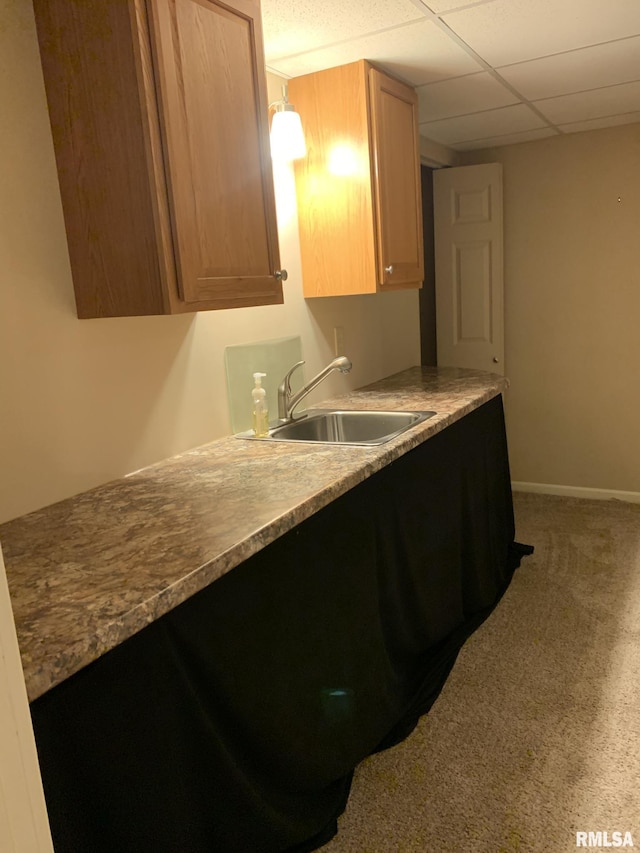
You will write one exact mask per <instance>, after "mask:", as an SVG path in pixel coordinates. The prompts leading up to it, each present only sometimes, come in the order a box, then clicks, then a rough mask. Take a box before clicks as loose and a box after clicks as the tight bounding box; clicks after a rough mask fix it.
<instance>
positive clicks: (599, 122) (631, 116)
mask: <svg viewBox="0 0 640 853" xmlns="http://www.w3.org/2000/svg"><path fill="white" fill-rule="evenodd" d="M636 122H640V112H636V113H625V114H624V115H620V116H608V117H607V118H594V119H591V121H578V122H575V123H573V124H559V125H558V128H559V129H560V130H561V131H563V132H564V133H581V132H582V131H583V130H599V129H601V128H604V127H614V126H619V125H621V124H635V123H636Z"/></svg>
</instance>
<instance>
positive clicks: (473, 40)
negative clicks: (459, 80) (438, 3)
mask: <svg viewBox="0 0 640 853" xmlns="http://www.w3.org/2000/svg"><path fill="white" fill-rule="evenodd" d="M442 17H443V20H444V21H445V22H446V23H447V25H448V26H449V27H451V29H452V30H453V31H454V32H455V33H457V35H458V36H459V37H460V38H462V39H463V40H464V41H465V42H466V44H467V45H469V46H470V47H471V48H472V49H473V50H474V51H476V53H478V54H479V56H481V57H482V58H483V59H484V60H485V61H486V62H488V63H489V64H490V65H492V66H493V67H496V66H500V65H510V64H512V63H514V62H523V61H525V60H529V59H535V58H537V57H541V56H549V55H551V54H554V53H561V52H563V51H567V50H575V49H576V48H580V47H587V46H589V45H594V44H601V43H603V42H606V41H612V40H613V39H619V38H625V37H628V36H633V35H640V2H638V0H607V2H606V3H603V2H602V0H579V1H578V2H566V0H494V2H493V3H485V4H482V5H479V6H470V7H469V8H466V9H460V10H457V11H454V12H450V13H449V14H446V15H443V16H442Z"/></svg>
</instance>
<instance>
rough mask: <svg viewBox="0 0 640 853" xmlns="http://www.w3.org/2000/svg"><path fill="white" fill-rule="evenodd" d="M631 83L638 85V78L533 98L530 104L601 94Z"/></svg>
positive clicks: (639, 79)
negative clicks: (590, 93) (591, 93)
mask: <svg viewBox="0 0 640 853" xmlns="http://www.w3.org/2000/svg"><path fill="white" fill-rule="evenodd" d="M632 83H640V78H637V79H636V80H625V82H624V83H610V84H609V85H608V86H594V87H593V88H592V89H574V90H573V91H571V92H565V93H564V95H549V96H548V97H547V98H534V99H533V100H532V101H531V103H533V104H536V103H541V102H542V101H557V100H558V98H570V97H571V96H572V95H584V94H588V93H589V92H602V91H604V90H605V89H617V88H619V87H620V86H629V85H631V84H632ZM634 112H635V111H634Z"/></svg>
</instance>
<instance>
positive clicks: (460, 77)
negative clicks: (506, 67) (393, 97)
mask: <svg viewBox="0 0 640 853" xmlns="http://www.w3.org/2000/svg"><path fill="white" fill-rule="evenodd" d="M486 73H487V69H486V68H481V69H480V70H479V71H467V73H466V74H454V75H453V77H441V78H440V79H439V80H430V81H429V82H428V83H418V85H417V86H414V87H413V88H414V89H415V90H416V92H418V91H419V90H420V89H428V88H429V87H430V86H439V85H440V83H450V82H451V81H452V80H464V78H465V77H477V76H478V74H486ZM518 97H520V96H518Z"/></svg>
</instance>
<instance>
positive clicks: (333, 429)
mask: <svg viewBox="0 0 640 853" xmlns="http://www.w3.org/2000/svg"><path fill="white" fill-rule="evenodd" d="M433 415H435V412H393V411H392V412H381V411H334V410H329V409H313V410H311V411H310V412H309V413H308V414H307V415H305V416H303V417H301V418H299V419H297V420H294V421H292V422H291V423H288V424H283V425H282V426H278V427H274V428H273V429H271V430H270V431H269V436H268V437H265V438H264V439H262V440H263V441H306V442H312V443H314V444H318V443H319V444H364V445H375V444H384V443H385V442H386V441H390V440H391V439H392V438H395V437H396V436H397V435H400V433H402V432H404V431H405V430H407V429H410V427H413V426H416V425H417V424H419V423H422V422H423V421H426V420H427V418H431V417H433ZM240 437H241V438H255V436H253V435H251V434H250V433H241V434H240ZM258 440H260V439H258Z"/></svg>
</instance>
